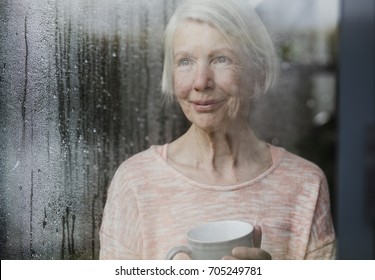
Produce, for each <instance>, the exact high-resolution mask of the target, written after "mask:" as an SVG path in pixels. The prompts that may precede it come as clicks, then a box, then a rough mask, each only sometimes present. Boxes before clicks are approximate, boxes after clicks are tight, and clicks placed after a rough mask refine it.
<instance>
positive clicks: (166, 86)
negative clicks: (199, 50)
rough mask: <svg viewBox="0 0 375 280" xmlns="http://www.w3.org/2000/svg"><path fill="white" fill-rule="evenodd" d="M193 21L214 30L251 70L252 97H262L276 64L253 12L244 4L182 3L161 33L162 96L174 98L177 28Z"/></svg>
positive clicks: (232, 0)
mask: <svg viewBox="0 0 375 280" xmlns="http://www.w3.org/2000/svg"><path fill="white" fill-rule="evenodd" d="M186 20H196V21H200V22H204V23H207V24H210V25H212V26H214V27H215V28H216V29H218V30H219V32H221V33H222V34H223V35H224V36H225V37H226V38H227V39H228V41H229V42H230V44H231V45H232V47H233V49H234V50H235V51H236V54H237V55H238V56H239V58H240V59H241V61H242V63H243V66H244V68H245V69H251V76H252V77H251V80H252V81H253V82H254V83H255V84H254V85H253V92H252V93H251V96H252V97H257V96H259V95H261V94H263V93H265V92H266V91H267V90H268V88H269V87H270V86H271V85H272V83H273V82H274V81H275V80H276V76H277V72H278V67H277V65H278V60H277V56H276V53H275V50H274V46H273V43H272V41H271V39H270V36H269V34H268V32H267V30H266V28H265V26H264V24H263V23H262V21H261V20H260V18H259V17H258V15H257V13H256V12H255V11H254V9H253V8H252V7H251V6H250V5H249V4H248V3H246V2H245V1H244V0H183V1H181V3H180V5H179V6H178V7H177V9H176V10H175V12H174V14H173V15H172V17H171V18H170V20H169V22H168V24H167V27H166V29H165V33H164V69H163V78H162V92H163V94H164V95H165V96H166V97H167V99H170V98H171V97H173V96H174V84H173V68H174V57H173V56H174V52H173V40H174V35H175V32H176V30H177V28H178V26H179V24H180V23H181V22H183V21H186Z"/></svg>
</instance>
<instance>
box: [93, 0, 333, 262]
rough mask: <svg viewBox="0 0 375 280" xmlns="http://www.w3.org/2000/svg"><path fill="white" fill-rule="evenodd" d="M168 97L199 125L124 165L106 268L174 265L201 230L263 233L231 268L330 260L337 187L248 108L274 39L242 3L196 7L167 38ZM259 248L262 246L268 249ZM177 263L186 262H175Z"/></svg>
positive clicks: (105, 238)
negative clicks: (238, 228)
mask: <svg viewBox="0 0 375 280" xmlns="http://www.w3.org/2000/svg"><path fill="white" fill-rule="evenodd" d="M164 40H165V41H164V46H165V62H164V72H163V83H162V87H163V92H164V93H165V94H166V96H168V97H171V98H174V99H176V100H177V102H178V103H179V105H180V106H181V108H182V110H183V112H184V114H185V116H186V117H187V118H188V120H189V121H190V122H191V127H190V129H189V130H188V131H187V132H186V133H185V134H184V135H182V136H181V137H180V138H178V139H177V140H175V141H174V142H172V143H168V144H165V145H162V146H152V147H150V148H149V149H148V150H146V151H144V152H141V153H139V154H137V155H135V156H133V157H131V158H130V159H128V160H126V161H125V162H124V163H123V164H122V165H121V166H120V167H119V168H118V170H117V172H116V174H115V176H114V178H113V180H112V183H111V186H110V188H109V192H108V200H107V203H106V206H105V211H104V216H103V223H102V226H101V231H100V238H101V250H100V258H101V259H164V258H165V256H166V254H167V253H168V251H169V250H170V249H171V248H172V247H174V246H176V245H179V244H181V243H183V242H186V241H185V239H184V234H185V232H186V231H187V230H188V229H190V228H192V227H194V226H196V225H199V224H202V223H205V222H210V221H216V220H224V219H236V220H243V221H248V222H250V223H252V224H254V225H255V232H254V244H255V245H256V246H255V247H253V248H250V247H238V248H234V249H233V251H232V256H227V257H224V258H226V259H230V258H234V259H270V258H273V259H330V258H333V257H334V255H335V234H334V229H333V226H332V220H331V215H330V205H329V194H328V187H327V181H326V178H325V176H324V174H323V173H322V171H321V170H320V169H319V168H318V167H317V166H316V165H314V164H313V163H311V162H309V161H307V160H304V159H302V158H300V157H298V156H296V155H293V154H291V153H289V152H287V151H286V150H284V149H283V148H280V147H275V146H272V145H270V144H267V143H264V142H262V141H261V140H259V139H258V138H257V137H256V135H255V134H254V133H253V131H252V129H251V127H250V126H249V124H248V123H249V122H248V120H249V107H250V105H251V103H252V102H254V100H255V99H256V98H257V96H259V95H261V94H263V93H265V92H266V91H267V89H268V88H269V86H270V85H271V84H272V81H273V80H274V78H275V76H276V75H275V72H276V68H277V67H276V57H275V53H274V49H273V45H272V43H271V40H270V38H269V36H268V34H267V32H266V30H265V28H264V26H263V24H262V23H261V21H260V19H259V18H258V17H257V15H256V13H255V12H254V10H253V9H252V8H251V7H250V6H249V5H248V4H247V3H246V2H245V1H243V0H186V1H182V3H181V4H180V6H179V7H178V8H177V10H176V11H175V13H174V15H173V16H172V17H171V19H170V21H169V23H168V26H167V28H166V32H165V39H164ZM260 245H261V246H260ZM176 257H177V258H179V257H183V255H177V256H176Z"/></svg>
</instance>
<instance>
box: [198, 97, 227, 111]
mask: <svg viewBox="0 0 375 280" xmlns="http://www.w3.org/2000/svg"><path fill="white" fill-rule="evenodd" d="M191 103H192V104H193V107H194V109H195V111H197V112H198V113H208V112H211V111H214V110H216V109H217V108H218V107H219V106H220V105H221V104H222V103H223V102H222V101H217V100H204V101H203V100H202V101H201V100H198V101H191Z"/></svg>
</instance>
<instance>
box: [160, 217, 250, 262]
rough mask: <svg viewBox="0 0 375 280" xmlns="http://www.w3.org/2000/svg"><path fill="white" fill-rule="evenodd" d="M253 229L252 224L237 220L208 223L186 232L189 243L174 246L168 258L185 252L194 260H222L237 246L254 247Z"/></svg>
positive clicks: (170, 258)
mask: <svg viewBox="0 0 375 280" xmlns="http://www.w3.org/2000/svg"><path fill="white" fill-rule="evenodd" d="M253 230H254V226H253V225H252V224H249V223H246V222H243V221H237V220H227V221H217V222H210V223H206V224H203V225H200V226H197V227H195V228H192V229H190V230H189V231H188V232H187V233H186V234H185V237H186V239H187V241H188V243H189V245H188V246H186V245H182V246H177V247H174V248H172V249H171V250H170V251H169V252H168V254H167V257H166V259H167V260H172V259H173V258H174V256H175V255H176V254H178V253H185V254H187V255H188V256H189V257H190V258H191V259H193V260H220V259H221V258H222V257H224V256H231V255H232V249H233V248H235V247H239V246H245V247H252V246H253Z"/></svg>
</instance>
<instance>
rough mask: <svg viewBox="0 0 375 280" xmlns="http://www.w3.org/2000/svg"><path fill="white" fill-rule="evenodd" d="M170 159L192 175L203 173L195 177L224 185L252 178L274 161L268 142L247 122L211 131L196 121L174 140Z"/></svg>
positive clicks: (170, 150)
mask: <svg viewBox="0 0 375 280" xmlns="http://www.w3.org/2000/svg"><path fill="white" fill-rule="evenodd" d="M169 160H170V161H171V164H172V165H174V166H175V167H176V168H177V169H179V170H180V171H182V172H183V173H188V174H189V175H190V177H194V176H199V178H193V179H197V180H199V181H201V182H203V181H204V180H206V179H207V181H204V182H205V183H215V184H224V185H225V184H230V183H238V182H242V181H246V180H249V179H252V178H253V177H256V176H257V175H259V174H260V173H261V172H264V171H265V170H266V169H267V168H269V166H270V165H271V164H272V159H271V156H270V152H269V149H268V146H267V145H266V144H265V143H264V142H262V141H260V140H259V139H258V138H257V137H256V136H255V134H254V133H253V131H252V130H251V128H250V127H249V126H248V125H247V124H245V123H242V124H241V123H236V124H235V125H233V126H231V127H230V128H229V129H226V130H225V131H224V130H223V131H217V132H210V133H207V132H205V131H203V130H201V129H199V128H198V127H196V126H194V125H192V126H191V127H190V129H189V130H188V131H187V132H186V133H185V134H184V135H183V136H182V137H180V138H179V139H177V140H176V141H175V142H173V143H171V145H170V148H169ZM199 173H200V174H201V175H199Z"/></svg>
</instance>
